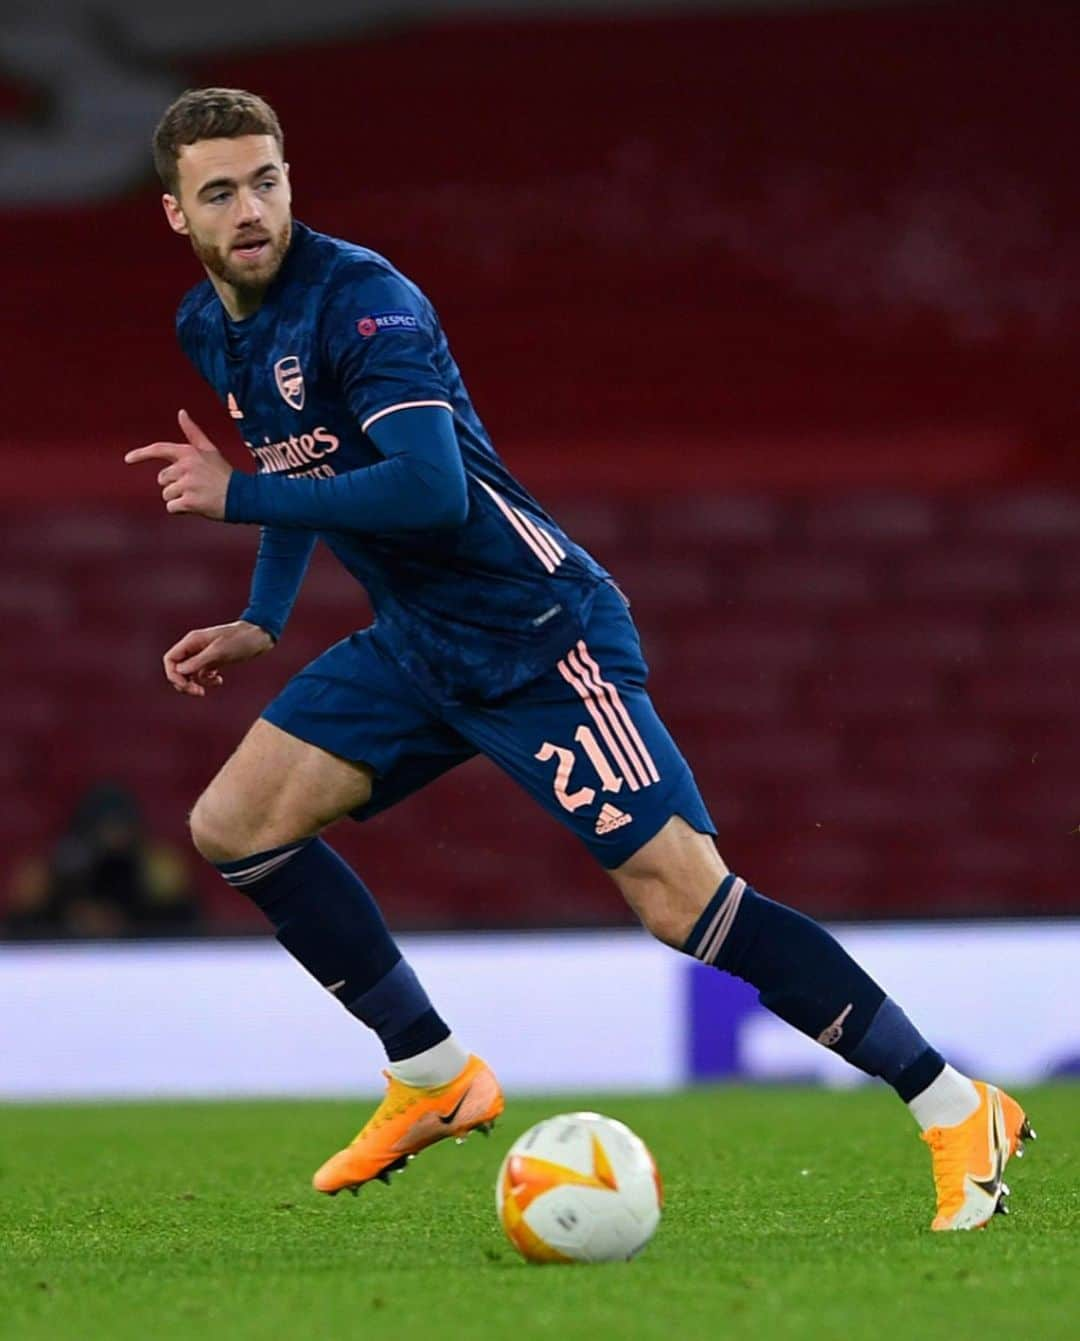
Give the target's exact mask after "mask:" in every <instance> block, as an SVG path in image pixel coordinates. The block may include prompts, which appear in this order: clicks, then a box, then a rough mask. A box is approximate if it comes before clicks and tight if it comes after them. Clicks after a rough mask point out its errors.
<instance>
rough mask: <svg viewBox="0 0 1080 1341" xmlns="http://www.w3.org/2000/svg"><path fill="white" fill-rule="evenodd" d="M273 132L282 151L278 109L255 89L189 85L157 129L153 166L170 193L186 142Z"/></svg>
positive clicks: (171, 193) (283, 142) (174, 191)
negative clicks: (253, 90)
mask: <svg viewBox="0 0 1080 1341" xmlns="http://www.w3.org/2000/svg"><path fill="white" fill-rule="evenodd" d="M241 135H272V136H273V137H274V139H275V140H276V141H277V146H278V148H279V149H280V150H281V152H282V154H284V152H285V139H284V136H283V135H282V133H281V122H280V121H279V120H278V119H277V113H276V112H275V111H274V109H273V108H272V107H271V106H270V104H269V103H268V102H265V101H264V100H263V99H262V98H260V97H259V96H258V94H256V93H248V92H247V91H246V90H245V89H242V88H189V89H188V90H187V91H186V92H184V93H181V94H180V96H179V98H177V99H176V101H175V102H174V103H172V104H171V105H170V106H169V107H167V108H166V109H165V114H164V116H162V118H161V120H160V121H159V122H158V124H157V129H156V130H155V131H154V167H155V168H156V169H157V175H158V176H159V177H160V178H161V184H162V186H164V188H165V190H166V191H168V192H169V193H170V195H176V193H177V187H178V186H179V172H178V171H177V161H178V160H179V158H180V150H181V149H182V148H183V146H184V145H185V144H194V143H195V142H196V141H197V140H235V139H237V138H238V137H239V136H241Z"/></svg>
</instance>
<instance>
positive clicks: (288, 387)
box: [274, 354, 304, 410]
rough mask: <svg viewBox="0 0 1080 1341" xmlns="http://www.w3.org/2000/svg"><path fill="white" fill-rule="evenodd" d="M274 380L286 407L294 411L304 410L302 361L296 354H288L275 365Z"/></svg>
mask: <svg viewBox="0 0 1080 1341" xmlns="http://www.w3.org/2000/svg"><path fill="white" fill-rule="evenodd" d="M274 380H275V381H276V382H277V389H278V390H279V391H280V392H281V396H282V399H283V400H284V401H285V403H286V405H291V406H292V408H293V409H294V410H302V409H303V408H304V374H303V373H302V372H301V370H300V360H299V359H298V358H297V357H296V355H295V354H288V355H286V357H285V358H283V359H278V361H277V362H276V363H275V364H274Z"/></svg>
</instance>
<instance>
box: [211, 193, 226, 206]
mask: <svg viewBox="0 0 1080 1341" xmlns="http://www.w3.org/2000/svg"><path fill="white" fill-rule="evenodd" d="M228 198H229V193H228V191H216V192H215V193H214V194H213V195H212V196H211V197H210V204H211V205H223V204H224V203H225V201H226V200H228Z"/></svg>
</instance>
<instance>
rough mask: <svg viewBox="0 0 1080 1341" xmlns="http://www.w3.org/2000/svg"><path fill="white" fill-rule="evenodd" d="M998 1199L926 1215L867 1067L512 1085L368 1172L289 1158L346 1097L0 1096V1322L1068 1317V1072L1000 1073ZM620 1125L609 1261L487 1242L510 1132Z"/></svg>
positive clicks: (1048, 1334) (920, 1153) (789, 1325)
mask: <svg viewBox="0 0 1080 1341" xmlns="http://www.w3.org/2000/svg"><path fill="white" fill-rule="evenodd" d="M1020 1098H1021V1099H1022V1100H1023V1101H1024V1102H1025V1103H1026V1104H1027V1106H1028V1109H1029V1111H1030V1113H1031V1115H1032V1119H1033V1122H1034V1125H1035V1127H1036V1130H1037V1131H1038V1133H1039V1140H1038V1141H1037V1142H1035V1143H1034V1144H1033V1145H1031V1146H1029V1147H1028V1154H1027V1156H1026V1157H1025V1158H1024V1159H1023V1160H1022V1161H1019V1162H1016V1161H1014V1162H1013V1163H1012V1164H1010V1166H1009V1174H1008V1177H1009V1182H1010V1183H1011V1186H1012V1191H1013V1195H1012V1214H1011V1215H1010V1216H1008V1217H998V1218H996V1219H995V1221H994V1223H993V1224H992V1225H991V1226H990V1228H989V1229H988V1230H986V1231H983V1232H978V1233H972V1234H957V1235H932V1234H930V1233H929V1231H928V1228H927V1226H928V1223H929V1220H930V1216H931V1210H932V1206H931V1186H930V1171H929V1157H928V1154H927V1152H926V1151H925V1149H924V1147H923V1146H922V1145H921V1143H920V1142H919V1141H918V1139H917V1136H916V1129H915V1126H914V1124H913V1123H912V1122H911V1119H910V1118H909V1117H908V1115H907V1114H906V1113H905V1112H904V1111H903V1109H902V1108H901V1106H900V1105H898V1104H897V1103H896V1102H895V1100H894V1099H893V1098H892V1096H891V1095H889V1094H888V1092H887V1091H885V1090H884V1089H882V1088H876V1089H867V1090H859V1091H856V1092H852V1093H830V1092H825V1091H812V1090H803V1089H787V1088H766V1089H744V1088H726V1087H720V1088H716V1089H700V1090H693V1091H687V1092H683V1093H680V1094H676V1095H672V1096H667V1097H660V1096H652V1097H626V1098H616V1097H613V1096H610V1095H608V1096H603V1097H596V1096H588V1095H581V1096H575V1097H574V1098H573V1099H568V1098H567V1097H566V1096H560V1097H558V1098H557V1099H553V1100H552V1099H548V1100H545V1101H537V1100H528V1101H525V1100H514V1101H512V1102H511V1104H510V1106H509V1108H508V1110H507V1113H506V1115H505V1117H504V1118H503V1119H502V1121H501V1122H500V1124H499V1127H498V1128H497V1130H496V1132H495V1134H494V1135H493V1136H492V1137H491V1138H490V1139H488V1140H484V1139H483V1138H481V1137H479V1136H473V1137H472V1138H470V1140H469V1141H467V1142H466V1143H465V1144H464V1145H463V1146H460V1147H457V1146H455V1145H453V1144H452V1143H446V1144H443V1145H440V1146H438V1147H435V1148H434V1149H432V1150H429V1151H427V1152H426V1153H425V1154H423V1155H422V1156H421V1157H420V1158H419V1159H418V1160H416V1162H415V1163H414V1164H413V1165H412V1166H411V1168H410V1169H409V1170H408V1171H407V1172H405V1173H404V1174H401V1175H399V1176H398V1177H396V1178H395V1179H394V1180H393V1183H392V1184H391V1186H390V1187H384V1186H382V1185H381V1184H374V1185H372V1186H370V1187H367V1188H365V1189H363V1191H362V1192H361V1193H360V1195H359V1196H358V1197H356V1198H355V1199H354V1198H352V1197H349V1196H341V1197H337V1198H335V1199H332V1200H331V1199H329V1198H323V1197H319V1196H318V1195H316V1194H315V1193H313V1192H312V1191H310V1190H309V1186H308V1179H309V1177H310V1174H311V1171H312V1170H313V1169H314V1168H315V1166H316V1165H318V1164H319V1163H320V1162H321V1161H322V1159H323V1157H324V1156H326V1155H327V1154H329V1153H330V1152H331V1151H333V1150H334V1149H336V1148H337V1147H338V1146H339V1145H340V1144H342V1143H343V1142H344V1141H345V1140H347V1139H348V1138H349V1137H350V1136H351V1135H352V1131H353V1129H354V1128H355V1127H357V1126H359V1125H360V1122H361V1120H362V1118H363V1116H364V1114H365V1112H366V1110H367V1107H368V1105H367V1104H354V1103H343V1102H332V1103H284V1102H283V1103H244V1104H241V1103H235V1104H229V1103H219V1104H211V1103H206V1104H190V1103H175V1104H131V1105H108V1106H71V1107H61V1106H48V1107H22V1106H11V1107H6V1108H0V1205H2V1208H3V1211H2V1219H0V1336H3V1337H4V1338H5V1341H7V1338H18V1339H19V1341H23V1339H24V1338H25V1341H37V1339H38V1338H42V1339H43V1338H49V1341H55V1339H57V1338H72V1339H74V1341H87V1338H99V1337H100V1338H109V1341H127V1339H128V1338H131V1339H132V1341H134V1339H135V1338H138V1341H172V1338H185V1341H187V1339H188V1338H194V1339H195V1341H217V1339H218V1338H222V1339H224V1338H230V1341H236V1339H239V1341H244V1339H245V1338H283V1339H286V1338H287V1339H291V1338H298V1339H299V1338H305V1339H306V1338H324V1337H325V1338H334V1339H335V1341H340V1339H343V1338H355V1337H364V1336H387V1335H393V1336H395V1337H398V1338H405V1337H432V1336H437V1337H440V1338H447V1339H448V1341H454V1339H456V1338H458V1337H469V1338H479V1339H480V1341H485V1339H486V1338H498V1339H499V1341H529V1339H530V1338H534V1337H537V1338H539V1337H545V1338H546V1337H556V1338H559V1339H560V1341H575V1339H576V1338H588V1339H589V1341H605V1339H606V1338H609V1337H611V1338H631V1339H633V1341H637V1339H638V1338H641V1339H642V1341H648V1339H650V1338H657V1341H659V1339H660V1338H663V1341H675V1339H677V1338H694V1339H696V1338H699V1337H701V1338H705V1337H710V1338H711V1337H717V1338H754V1339H755V1341H772V1339H773V1338H777V1339H778V1341H783V1339H784V1338H800V1339H801V1338H810V1337H815V1338H816V1337H821V1338H845V1339H846V1338H863V1337H871V1338H873V1341H888V1339H889V1338H893V1337H896V1338H904V1341H913V1339H918V1341H934V1339H936V1338H942V1341H944V1339H945V1338H948V1341H964V1339H965V1338H968V1337H981V1336H984V1335H994V1336H1012V1337H1021V1338H1026V1337H1038V1338H1040V1341H1053V1339H1054V1338H1059V1337H1060V1338H1066V1337H1068V1338H1075V1337H1078V1336H1080V1087H1072V1086H1068V1085H1058V1086H1054V1087H1043V1088H1040V1089H1037V1090H1028V1091H1021V1092H1020ZM581 1107H592V1108H596V1109H599V1111H601V1112H607V1113H610V1114H612V1116H615V1117H619V1118H622V1119H623V1120H624V1121H626V1122H629V1123H630V1125H631V1126H632V1127H634V1128H635V1129H636V1130H637V1131H638V1132H639V1133H640V1134H641V1135H642V1136H643V1137H644V1138H645V1140H646V1141H647V1142H648V1144H649V1145H650V1146H651V1147H652V1149H653V1152H654V1154H655V1155H656V1158H657V1162H658V1163H659V1166H660V1169H661V1172H662V1173H663V1175H664V1180H665V1184H666V1191H667V1207H666V1211H665V1215H664V1219H663V1220H662V1222H661V1225H660V1229H659V1230H658V1232H657V1235H656V1238H655V1239H654V1241H653V1242H652V1244H651V1245H650V1246H649V1248H648V1249H647V1250H646V1252H645V1253H644V1255H643V1256H642V1257H640V1258H639V1259H638V1260H637V1261H635V1262H631V1263H619V1264H617V1265H613V1266H604V1267H532V1266H528V1265H526V1264H525V1263H523V1262H521V1261H520V1260H519V1259H518V1258H517V1256H516V1255H515V1254H514V1252H513V1250H512V1249H511V1247H510V1245H509V1244H508V1243H507V1242H506V1241H505V1240H504V1239H503V1237H502V1233H501V1230H500V1229H499V1226H498V1224H497V1223H496V1220H495V1216H494V1210H493V1193H492V1188H493V1183H494V1178H495V1173H496V1170H497V1168H498V1165H499V1162H500V1160H501V1158H502V1155H503V1153H504V1152H505V1150H506V1148H507V1146H508V1145H509V1144H510V1142H511V1141H512V1140H513V1139H514V1137H516V1136H517V1135H518V1134H519V1133H520V1132H521V1131H523V1130H524V1129H525V1128H526V1127H527V1126H529V1125H530V1124H531V1123H533V1122H535V1121H537V1120H538V1119H539V1118H541V1117H543V1116H545V1115H548V1114H550V1113H552V1112H565V1111H568V1110H570V1109H573V1108H581Z"/></svg>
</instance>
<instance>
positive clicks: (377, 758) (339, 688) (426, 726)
mask: <svg viewBox="0 0 1080 1341" xmlns="http://www.w3.org/2000/svg"><path fill="white" fill-rule="evenodd" d="M261 720H262V721H263V722H264V723H269V724H271V725H273V726H275V727H277V728H278V729H279V730H280V731H283V732H286V733H288V734H289V735H290V736H291V737H293V738H295V739H296V740H298V741H300V742H305V743H306V744H307V745H309V746H311V747H313V748H314V749H315V750H316V751H318V753H319V754H320V755H323V756H329V757H330V758H332V759H334V760H335V761H336V762H337V764H338V765H339V766H341V767H342V768H344V769H346V770H352V772H353V773H354V774H355V773H357V771H359V773H360V774H361V775H362V776H363V778H364V779H365V780H366V783H367V786H366V787H364V788H360V789H358V790H356V791H353V792H350V790H349V788H348V786H344V787H343V788H342V789H341V791H340V793H338V798H337V799H338V800H339V802H340V804H339V807H338V809H337V810H336V812H335V814H334V816H333V818H335V819H336V818H337V817H338V816H340V815H344V814H350V815H352V817H353V818H354V819H361V820H362V819H368V818H370V817H371V816H372V815H375V814H378V813H379V812H380V811H382V810H386V809H387V808H388V807H390V806H392V805H395V804H396V803H397V802H398V801H401V800H403V799H404V798H405V797H407V796H410V795H411V794H412V793H413V792H415V791H418V790H419V789H420V788H421V787H424V786H426V785H427V783H429V782H432V781H434V779H435V778H437V777H439V776H440V775H441V774H443V773H445V772H446V771H447V770H448V769H450V768H453V767H455V766H456V765H457V764H460V763H463V762H464V761H465V760H466V759H470V758H472V756H473V755H474V754H475V753H476V751H475V749H474V748H473V746H471V745H470V744H468V742H467V741H465V740H463V739H462V737H461V736H460V735H458V733H457V732H456V731H455V730H454V729H453V728H452V727H451V726H449V725H448V724H447V723H445V722H444V721H442V720H440V718H439V716H438V715H437V713H436V712H435V711H434V709H433V706H432V704H431V703H430V702H429V700H428V699H427V698H426V697H425V696H424V694H423V693H422V692H421V691H420V690H419V689H418V687H417V686H416V685H415V684H414V683H413V681H412V680H411V679H410V678H409V677H408V675H407V674H406V673H405V672H404V671H403V670H402V669H401V667H400V666H399V665H398V663H397V662H396V661H395V659H394V658H393V657H392V656H391V655H390V654H389V653H388V652H387V651H386V650H385V649H384V648H382V646H381V645H380V643H379V641H378V638H377V637H376V636H375V634H374V632H373V631H372V630H365V631H364V632H362V633H355V634H353V635H352V636H351V637H349V638H344V639H342V641H341V642H339V643H336V644H335V645H334V646H333V647H331V648H330V649H329V650H328V651H326V652H324V653H323V654H322V656H320V657H317V658H316V659H315V660H314V661H313V662H311V663H310V665H308V666H305V667H304V669H303V670H302V671H300V672H298V673H297V674H296V675H294V676H293V678H292V679H291V680H290V681H289V683H288V684H287V685H286V686H285V688H284V689H283V690H282V692H281V693H280V694H279V695H278V697H277V698H276V699H274V701H273V702H272V703H270V704H269V705H268V707H267V708H266V709H265V711H264V712H263V715H262V719H261ZM335 776H342V775H341V774H338V773H335ZM344 776H348V775H347V773H346V774H344ZM296 790H299V789H298V788H290V791H296Z"/></svg>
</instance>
